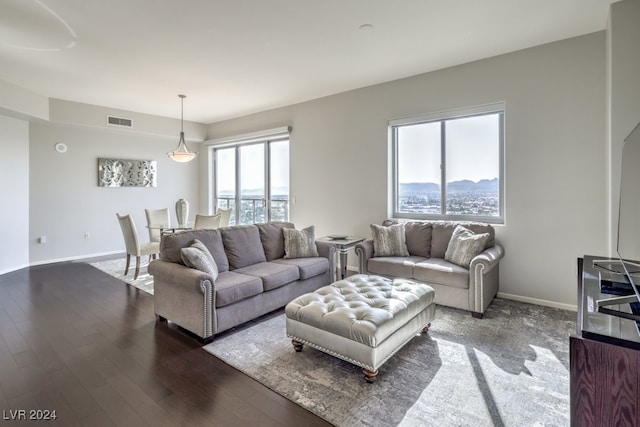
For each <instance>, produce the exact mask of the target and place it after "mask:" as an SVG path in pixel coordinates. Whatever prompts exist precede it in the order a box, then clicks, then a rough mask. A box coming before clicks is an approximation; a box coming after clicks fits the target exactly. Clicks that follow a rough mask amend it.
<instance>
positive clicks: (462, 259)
mask: <svg viewBox="0 0 640 427" xmlns="http://www.w3.org/2000/svg"><path fill="white" fill-rule="evenodd" d="M490 238H491V236H490V235H489V233H479V234H476V233H474V232H473V231H471V230H469V229H468V228H466V227H463V226H462V225H457V226H456V229H455V230H453V234H452V235H451V240H449V246H447V251H446V252H445V254H444V259H445V260H446V261H449V262H452V263H454V264H457V265H459V266H460V267H465V268H469V265H470V264H471V260H472V259H473V258H475V257H476V256H477V255H478V254H480V252H482V251H484V248H485V247H486V245H487V242H488V241H489V239H490Z"/></svg>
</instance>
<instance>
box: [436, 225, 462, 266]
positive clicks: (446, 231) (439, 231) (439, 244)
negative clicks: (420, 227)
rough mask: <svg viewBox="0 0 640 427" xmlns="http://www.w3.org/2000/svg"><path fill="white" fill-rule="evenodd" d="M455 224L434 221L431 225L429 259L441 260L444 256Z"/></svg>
mask: <svg viewBox="0 0 640 427" xmlns="http://www.w3.org/2000/svg"><path fill="white" fill-rule="evenodd" d="M456 225H457V224H456V223H455V222H449V221H435V222H433V223H432V224H431V227H432V233H431V257H432V258H443V259H444V254H445V253H446V252H447V247H448V246H449V240H451V235H452V234H453V230H455V229H456Z"/></svg>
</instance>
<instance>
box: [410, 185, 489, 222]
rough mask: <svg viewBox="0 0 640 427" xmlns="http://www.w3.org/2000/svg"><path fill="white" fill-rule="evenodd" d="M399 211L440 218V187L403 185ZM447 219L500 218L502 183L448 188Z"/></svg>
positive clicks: (448, 186) (450, 186) (451, 186)
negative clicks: (454, 217) (470, 216)
mask: <svg viewBox="0 0 640 427" xmlns="http://www.w3.org/2000/svg"><path fill="white" fill-rule="evenodd" d="M399 193H400V194H399V197H398V204H399V211H400V212H405V213H420V214H440V213H442V209H441V200H440V185H439V184H435V183H432V182H411V183H401V184H400V188H399ZM446 213H447V214H448V215H480V216H498V215H500V191H499V180H498V178H494V179H483V180H480V181H478V182H473V181H470V180H462V181H453V182H450V183H448V184H447V207H446Z"/></svg>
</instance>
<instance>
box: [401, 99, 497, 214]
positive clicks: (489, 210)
mask: <svg viewBox="0 0 640 427" xmlns="http://www.w3.org/2000/svg"><path fill="white" fill-rule="evenodd" d="M390 129H391V139H392V141H391V143H392V148H393V159H394V161H393V174H392V176H393V183H392V185H393V201H392V202H393V216H394V217H397V218H413V219H449V220H474V221H484V222H491V223H503V222H504V194H503V188H504V182H503V181H504V173H503V171H504V155H503V153H504V104H493V105H490V106H483V107H478V108H471V109H466V110H459V111H454V112H447V113H443V114H437V115H430V116H421V117H418V118H410V119H400V120H394V121H392V122H390Z"/></svg>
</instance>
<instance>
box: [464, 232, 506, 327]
mask: <svg viewBox="0 0 640 427" xmlns="http://www.w3.org/2000/svg"><path fill="white" fill-rule="evenodd" d="M503 257H504V249H503V248H502V246H500V245H495V246H493V247H491V248H488V249H486V250H484V251H483V252H482V253H480V254H479V255H478V256H476V257H475V258H473V259H472V260H471V264H470V265H469V307H471V312H472V314H473V315H474V316H475V317H482V315H483V314H484V312H485V310H486V309H487V307H488V306H489V304H490V303H491V301H492V300H493V298H494V297H495V296H496V294H497V293H498V285H499V281H500V266H499V264H500V260H501V259H502V258H503Z"/></svg>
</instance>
